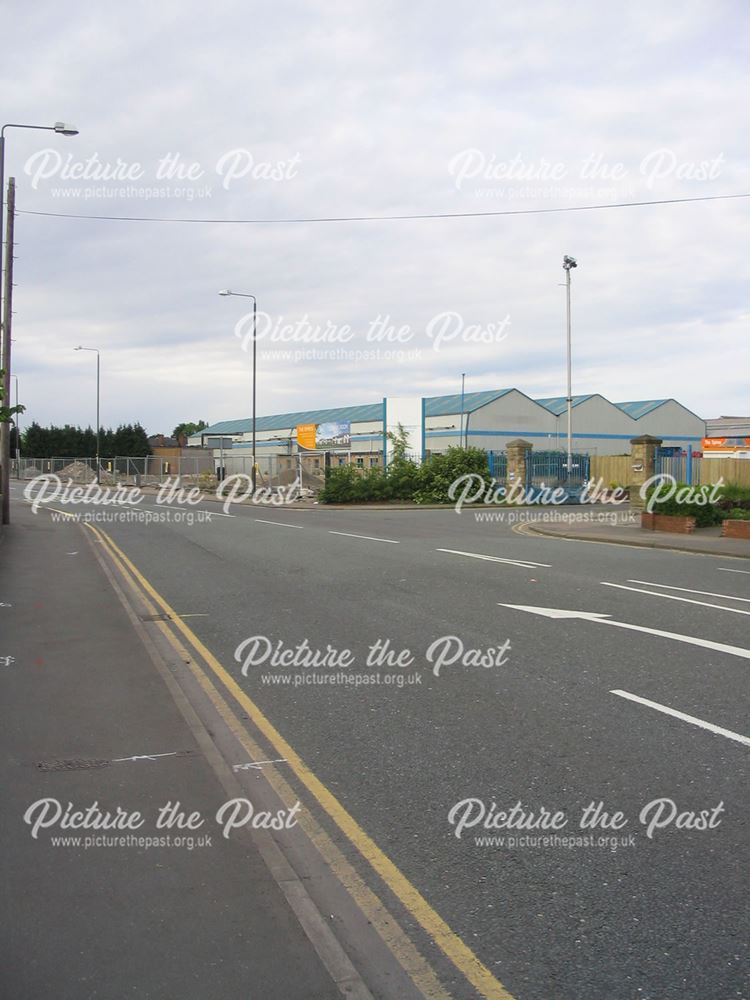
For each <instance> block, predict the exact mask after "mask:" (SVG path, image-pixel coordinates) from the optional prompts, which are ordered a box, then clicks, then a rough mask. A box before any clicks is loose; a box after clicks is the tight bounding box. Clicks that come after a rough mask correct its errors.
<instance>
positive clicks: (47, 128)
mask: <svg viewBox="0 0 750 1000" xmlns="http://www.w3.org/2000/svg"><path fill="white" fill-rule="evenodd" d="M6 128H24V129H34V130H35V131H42V132H57V133H58V135H78V129H77V128H74V127H73V126H72V125H66V124H65V122H55V124H54V125H20V124H16V123H14V122H9V123H7V124H5V125H3V127H2V129H0V286H1V285H2V279H3V276H4V271H3V241H4V239H5V226H4V224H3V222H4V214H5V213H4V208H5V130H6ZM6 305H7V303H5V301H4V297H3V293H2V288H0V329H1V330H2V365H1V366H0V367H2V369H3V372H4V374H3V394H4V398H5V399H8V398H9V396H10V328H9V322H8V321H9V320H10V317H9V316H6V315H5V307H6ZM0 463H1V464H2V480H1V482H2V494H3V502H2V522H3V524H8V523H9V522H10V428H9V425H8V424H7V423H4V424H3V425H2V427H0Z"/></svg>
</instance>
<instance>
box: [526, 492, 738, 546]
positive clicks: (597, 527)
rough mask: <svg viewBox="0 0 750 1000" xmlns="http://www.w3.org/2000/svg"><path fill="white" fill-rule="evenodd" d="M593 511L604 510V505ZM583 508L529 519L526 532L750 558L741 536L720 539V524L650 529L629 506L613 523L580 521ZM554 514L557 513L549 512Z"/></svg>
mask: <svg viewBox="0 0 750 1000" xmlns="http://www.w3.org/2000/svg"><path fill="white" fill-rule="evenodd" d="M596 510H597V511H598V512H600V513H602V514H604V513H606V507H605V506H604V505H598V506H597V507H596ZM581 512H584V508H582V507H581V508H570V509H569V510H568V511H560V512H559V516H557V517H555V518H552V519H550V520H549V521H544V520H541V519H538V518H537V519H532V521H531V523H530V526H529V531H531V532H534V533H536V534H538V535H549V536H550V537H552V538H571V539H578V540H580V541H588V542H608V543H610V544H612V545H642V546H645V547H647V548H652V549H672V550H676V551H679V552H694V553H696V554H700V553H702V554H704V555H718V556H728V557H732V558H735V559H750V541H747V540H745V539H742V538H722V537H721V525H712V526H711V527H708V528H697V529H696V530H695V532H693V534H690V535H681V534H675V533H672V532H668V531H650V530H648V529H645V528H641V525H640V516H639V513H638V511H637V510H634V511H633V512H632V519H631V517H629V515H630V508H626V509H623V510H622V511H621V512H620V513H621V517H620V518H618V519H617V520H616V521H614V523H612V522H606V521H604V522H602V521H579V520H577V519H576V518H577V516H578V515H579V514H580V513H581ZM552 513H553V514H555V515H557V514H558V512H556V511H555V512H552Z"/></svg>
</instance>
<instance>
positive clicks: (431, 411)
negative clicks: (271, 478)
mask: <svg viewBox="0 0 750 1000" xmlns="http://www.w3.org/2000/svg"><path fill="white" fill-rule="evenodd" d="M511 391H512V390H510V389H488V390H486V391H485V392H467V393H466V394H465V396H464V413H473V412H474V410H478V409H479V408H480V407H481V406H486V405H487V403H491V402H492V401H493V400H495V399H499V398H500V397H501V396H505V395H506V393H509V392H511ZM460 412H461V393H460V392H458V393H454V394H453V395H451V396H429V397H427V399H426V400H425V413H426V415H427V416H428V417H441V416H445V415H446V414H449V413H460ZM382 416H383V404H382V402H381V403H365V404H364V405H363V406H336V407H333V408H332V409H330V410H298V411H297V412H295V413H276V414H273V415H272V416H269V417H258V418H257V420H256V429H257V430H259V431H280V430H286V429H287V428H289V427H296V426H297V424H323V423H327V422H328V421H330V420H344V421H346V420H348V421H349V422H350V423H353V424H355V423H362V422H363V421H368V420H380V419H381V418H382ZM252 429H253V422H252V420H251V419H249V418H243V419H241V420H221V421H220V422H219V423H218V424H211V426H210V427H206V428H205V429H204V430H202V431H201V434H204V435H206V434H241V433H245V432H249V431H251V430H252Z"/></svg>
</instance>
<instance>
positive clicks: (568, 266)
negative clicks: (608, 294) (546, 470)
mask: <svg viewBox="0 0 750 1000" xmlns="http://www.w3.org/2000/svg"><path fill="white" fill-rule="evenodd" d="M574 267H578V264H577V262H576V259H575V257H569V256H568V255H567V254H565V256H564V257H563V270H564V271H565V299H566V304H567V332H568V395H567V396H566V401H567V404H568V405H567V409H568V476H567V478H568V479H570V472H571V469H572V468H573V362H572V357H571V353H572V352H571V340H570V272H571V271H572V270H573V268H574Z"/></svg>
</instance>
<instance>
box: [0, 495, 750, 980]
mask: <svg viewBox="0 0 750 1000" xmlns="http://www.w3.org/2000/svg"><path fill="white" fill-rule="evenodd" d="M14 496H15V497H16V502H17V503H21V502H23V501H22V499H21V495H20V490H18V489H17V490H16V493H15V494H14ZM55 506H59V507H60V509H67V510H69V511H76V512H80V511H81V510H83V509H84V508H83V507H81V506H79V505H77V506H75V507H73V506H67V507H64V505H55ZM141 506H142V507H144V508H146V509H150V510H152V511H153V512H154V515H156V514H157V513H158V512H157V508H156V504H155V503H154V501H153V499H152V498H147V499H146V501H144V504H143V505H141ZM86 509H89V510H91V511H93V510H94V508H93V507H89V508H86ZM220 510H221V508H220V507H217V506H216V505H215V504H211V503H203V504H201V505H199V506H198V507H197V508H195V509H194V510H193V511H192V513H193V515H194V523H192V524H189V523H174V522H173V521H172V522H168V523H160V522H153V523H149V524H145V523H138V522H135V521H131V522H130V523H117V522H112V521H100V522H99V524H98V527H100V528H101V529H102V530H103V531H105V532H106V533H107V535H108V536H109V537H110V538H111V539H113V541H114V542H115V543H116V544H117V545H118V546H119V547H120V548H121V549H122V550H123V552H125V554H126V555H127V556H128V557H129V558H130V559H131V560H132V562H133V563H134V565H135V566H136V567H137V568H138V569H139V570H140V572H141V573H142V574H143V575H144V577H145V578H146V579H147V580H148V581H149V582H150V583H151V584H152V585H153V587H154V588H155V589H156V590H157V591H158V592H159V593H160V594H161V595H163V597H164V598H165V599H166V600H167V601H168V602H169V604H170V605H171V606H172V608H174V609H175V610H176V611H177V612H178V614H180V615H185V616H188V615H189V616H191V617H189V618H186V619H185V620H186V621H187V622H188V623H189V626H190V628H191V629H192V630H193V631H194V632H195V633H196V635H197V636H198V637H199V638H200V640H202V642H203V643H204V644H205V645H206V646H207V647H208V649H209V650H210V651H211V652H212V653H213V654H214V655H215V656H216V657H217V658H218V660H219V661H220V662H221V663H222V664H223V665H224V667H225V668H226V669H227V671H228V672H229V673H230V674H231V675H232V677H233V678H234V679H235V680H236V681H237V682H238V683H239V684H240V685H241V687H242V689H243V690H244V691H246V692H247V693H248V694H249V696H250V697H251V698H252V700H253V701H254V702H255V703H256V704H257V705H258V706H259V707H260V708H261V709H262V711H263V712H264V713H265V715H266V716H267V717H268V718H269V719H270V720H271V722H272V723H273V725H274V726H275V727H276V728H277V729H278V730H279V731H280V732H281V733H282V735H283V736H284V737H285V738H286V739H287V740H288V741H289V743H291V744H292V746H293V747H294V748H295V750H296V751H297V752H298V753H299V754H300V755H301V757H302V758H303V760H304V761H305V762H306V763H307V764H308V765H309V766H310V768H311V769H312V771H313V772H314V773H315V775H317V777H318V778H319V779H320V780H321V781H322V782H323V783H324V784H325V785H326V786H327V787H328V788H329V789H331V790H332V791H333V792H334V794H335V795H336V796H337V798H338V799H339V801H340V802H341V803H342V804H343V805H344V806H345V808H346V809H347V810H348V811H349V813H350V814H351V815H352V816H353V817H354V819H355V820H356V822H357V823H358V824H359V825H360V826H361V827H362V828H363V829H364V830H365V831H366V832H367V834H369V836H370V837H371V838H372V839H373V840H374V841H375V843H376V844H377V845H378V846H379V847H380V849H381V850H382V851H383V852H385V854H386V855H387V856H388V857H389V858H390V859H392V861H393V862H395V864H396V865H397V866H398V868H399V869H400V871H401V872H403V874H404V875H405V876H406V877H407V878H408V880H409V881H410V882H411V884H412V885H413V886H415V887H416V888H417V889H418V890H419V892H420V893H421V894H422V896H423V897H424V899H425V900H426V901H427V903H428V904H429V905H430V906H431V907H433V908H434V910H435V911H437V913H438V914H439V915H440V916H441V917H442V918H443V919H444V920H445V921H446V922H447V924H448V925H449V926H450V928H451V929H452V930H453V931H454V932H455V934H456V935H458V936H459V938H460V939H461V940H462V941H463V942H465V943H466V945H467V946H468V947H469V948H470V949H471V950H472V951H473V952H474V954H475V955H476V956H477V957H478V958H479V959H480V961H481V962H482V963H483V964H484V965H485V966H486V967H487V968H488V969H489V970H490V971H491V972H492V974H493V975H494V976H496V977H497V978H498V980H500V981H501V982H502V984H503V985H504V987H505V988H506V989H507V990H508V992H509V993H510V994H511V995H512V996H513V997H516V998H518V1000H551V998H555V1000H636V998H637V1000H671V998H677V997H680V998H686V997H695V998H698V997H701V998H705V997H712V998H714V997H715V998H722V1000H725V998H726V1000H728V998H737V997H748V996H750V987H749V986H748V975H747V974H748V968H749V965H748V917H747V904H746V899H747V871H748V847H749V846H750V845H749V841H750V835H749V830H750V827H749V826H748V805H747V787H748V760H749V759H750V758H749V756H748V755H749V754H750V725H749V724H748V710H747V709H748V691H749V690H750V682H749V681H748V671H750V662H749V660H750V627H749V626H750V617H749V616H750V563H748V562H745V561H743V560H730V559H722V558H719V557H709V556H694V555H688V554H683V553H678V552H666V551H660V550H653V549H635V548H627V547H622V546H614V545H602V544H592V543H578V542H574V541H566V540H556V539H552V538H541V537H528V536H525V535H524V534H522V533H519V532H518V531H515V530H512V528H511V527H510V526H509V525H508V524H507V523H486V522H483V523H481V522H478V521H477V520H476V518H475V517H474V515H473V513H472V512H470V511H464V512H463V513H462V514H460V515H457V514H456V513H455V512H453V511H437V510H429V511H393V512H389V511H382V512H381V511H363V510H352V511H349V510H336V511H330V510H325V509H316V510H304V511H303V510H298V509H297V510H285V509H278V510H277V509H273V508H268V507H264V508H262V509H256V508H249V507H243V508H235V509H233V510H232V511H231V514H232V516H221V514H220V513H219V511H220ZM197 511H204V512H208V513H210V514H211V517H210V520H208V521H204V522H202V523H198V521H197V520H195V515H196V513H197ZM111 513H112V512H108V514H111ZM37 516H39V517H42V516H44V517H50V513H44V514H42V513H40V514H38V515H37ZM61 528H62V525H61ZM481 557H484V558H481ZM528 608H543V609H554V610H555V611H556V612H560V611H574V612H584V613H588V614H593V615H597V614H598V615H601V616H609V617H608V618H600V619H598V620H597V619H593V618H588V619H587V618H580V617H548V616H546V615H542V614H539V613H537V612H534V611H529V610H523V609H528ZM607 622H618V623H622V624H625V625H629V626H638V627H639V628H638V629H633V628H623V627H621V625H613V624H607ZM640 629H643V630H644V631H642V630H640ZM649 630H650V631H649ZM658 632H661V633H663V632H667V633H671V635H662V634H655V633H658ZM254 636H256V637H257V636H262V637H267V639H268V640H270V643H271V644H272V645H273V646H274V647H276V645H277V644H281V646H282V648H283V649H286V650H294V649H296V648H299V647H300V646H301V645H302V644H305V643H306V644H307V647H309V648H311V649H313V650H322V651H326V650H327V649H328V647H333V649H334V650H335V651H337V652H338V653H340V654H341V655H342V656H346V655H347V651H348V656H349V658H350V659H352V660H353V663H352V665H350V666H348V667H346V668H342V670H341V671H339V672H340V673H345V674H347V675H370V676H371V677H372V676H373V675H376V674H379V675H380V682H379V683H377V682H375V681H371V682H370V683H367V684H365V683H360V684H356V683H355V681H354V680H353V679H351V677H350V680H349V681H348V682H346V683H345V682H343V681H342V682H341V683H331V682H330V675H331V674H333V673H336V672H337V671H336V670H335V669H333V668H331V667H330V666H322V667H319V668H316V667H305V666H289V667H284V666H274V665H273V664H272V663H271V662H270V660H266V662H265V663H255V664H251V665H248V666H247V669H246V670H245V671H244V672H243V670H242V662H238V661H237V659H235V651H236V650H237V647H238V646H239V645H240V644H241V643H243V641H244V640H247V639H249V638H251V637H254ZM448 636H452V637H455V638H454V639H452V640H446V639H445V637H448ZM678 637H691V638H693V639H698V640H701V641H703V642H704V643H706V644H704V645H696V644H694V643H689V642H685V641H680V639H679V638H678ZM385 641H387V643H388V648H389V650H391V651H394V652H395V653H396V654H398V653H401V652H402V651H404V650H408V651H409V655H410V656H412V657H413V662H410V663H409V664H408V665H407V666H397V665H389V664H387V663H381V664H380V665H368V663H367V657H368V654H370V652H371V650H372V649H373V647H374V644H376V643H377V642H381V643H382V642H385ZM459 641H460V643H462V644H463V650H464V652H466V651H471V650H481V651H482V652H484V653H486V652H487V651H488V650H497V649H499V648H500V647H503V648H504V652H503V653H502V654H499V655H497V656H494V655H493V657H492V658H493V659H494V660H502V661H503V662H502V663H499V662H493V665H491V666H483V665H478V664H477V663H476V659H474V660H472V657H471V654H470V653H469V656H468V662H467V663H465V664H464V663H461V662H454V663H444V664H443V665H442V666H441V667H440V668H439V670H438V671H437V675H436V665H435V657H436V655H437V653H436V652H435V646H434V644H437V648H440V647H441V645H442V647H443V648H445V649H448V648H449V647H450V649H451V650H452V651H454V652H455V650H456V649H457V648H458V646H459ZM263 645H265V644H264V643H263V641H262V640H258V641H257V642H256V643H255V646H256V647H260V646H263ZM431 646H433V654H432V658H431V659H430V660H428V658H427V651H428V649H429V648H430V647H431ZM726 647H734V651H732V650H731V649H728V648H726ZM249 650H250V646H248V645H246V646H245V647H244V656H247V655H249ZM743 651H744V655H743ZM329 654H330V650H329ZM404 655H406V654H404ZM239 659H240V661H242V659H243V656H240V658H239ZM312 674H315V675H318V676H320V677H323V676H324V675H328V678H329V679H328V680H327V681H326V682H325V683H323V682H322V681H321V682H320V683H310V682H309V678H310V676H311V675H312ZM386 674H389V675H393V680H392V682H391V683H386V681H385V675H386ZM281 676H287V677H289V678H290V679H289V680H288V681H282V680H280V679H279V678H280V677H281ZM399 676H400V677H402V678H404V681H403V684H401V681H399V679H398V677H399ZM300 678H301V679H300ZM360 679H361V678H360ZM615 691H616V692H621V693H619V694H615V693H613V692H615ZM626 695H629V696H632V697H626ZM637 699H642V700H637ZM646 702H648V703H651V704H647V703H646ZM654 706H661V707H662V708H661V709H660V708H658V707H654ZM664 708H666V709H670V710H673V711H675V712H678V713H682V714H683V716H689V717H691V719H692V720H693V721H690V720H689V719H685V718H683V717H679V716H675V715H673V714H669V713H668V712H665V711H663V709H664ZM696 720H697V721H696ZM699 722H701V723H704V724H707V725H708V726H709V727H710V726H714V727H719V728H720V729H721V730H722V732H716V731H712V730H711V729H710V728H706V725H701V724H699ZM737 736H739V737H744V742H743V741H742V739H737V738H736V737H737ZM467 799H475V800H481V802H482V803H484V804H485V808H486V809H488V810H489V809H490V807H491V806H492V804H493V803H496V807H497V810H509V809H511V807H513V806H514V804H515V803H517V802H520V803H521V804H522V807H523V808H524V809H525V810H526V811H527V812H530V813H534V814H535V815H536V816H539V814H540V812H541V810H547V811H548V812H549V813H556V812H561V813H563V814H564V818H565V820H566V823H565V826H564V828H562V829H560V830H559V831H558V835H559V836H560V837H568V838H576V837H578V838H580V837H582V836H583V835H584V834H586V833H590V834H591V835H592V836H593V837H594V838H595V839H598V838H599V837H604V836H606V837H608V838H609V840H608V843H607V845H601V846H599V845H598V844H595V845H594V846H584V845H579V846H575V845H573V846H570V843H569V842H568V843H566V845H565V846H561V845H560V844H559V842H558V845H557V846H555V845H550V844H547V845H542V844H538V843H537V844H536V845H535V844H534V842H533V841H531V842H529V841H527V842H526V843H524V844H522V845H518V846H509V844H508V843H507V840H506V842H505V843H503V844H499V843H497V842H496V843H494V844H487V843H480V842H478V841H477V840H476V839H475V838H478V837H482V836H487V835H496V836H503V835H505V836H506V838H507V836H508V834H509V833H510V834H511V835H512V834H513V833H515V835H516V836H517V837H519V838H522V837H523V836H524V833H525V834H526V836H527V837H532V838H533V837H539V836H542V835H543V834H544V833H545V832H547V833H549V832H550V831H539V830H531V831H520V832H519V831H504V830H502V829H497V830H492V829H484V828H482V826H481V825H477V826H476V827H470V828H468V827H467V828H465V829H464V830H463V831H462V832H461V836H460V837H459V836H457V835H456V834H457V828H456V817H457V816H458V815H466V817H467V818H468V815H469V812H468V810H469V808H471V810H472V812H471V815H472V816H475V815H476V813H477V812H478V810H479V809H480V806H479V804H478V803H474V805H473V806H471V807H469V806H468V805H464V806H462V807H460V808H456V809H454V807H457V804H458V803H462V802H464V801H465V800H467ZM657 799H668V800H672V801H673V802H674V803H675V804H676V807H677V811H678V813H679V814H687V813H697V814H699V813H701V811H706V814H710V815H712V816H713V822H714V826H713V828H712V829H704V830H698V829H688V828H685V824H686V823H688V822H689V820H688V819H686V817H685V815H682V818H681V819H680V820H679V826H682V827H683V828H678V821H677V818H676V817H675V819H674V820H673V821H672V822H671V823H670V824H669V825H665V826H664V828H662V829H656V830H653V831H652V834H653V835H652V836H651V837H649V836H648V835H647V822H648V820H650V819H652V818H653V817H654V816H655V815H656V813H657V808H658V807H657V806H656V805H652V806H650V807H649V811H648V812H647V813H646V816H645V818H644V820H643V821H642V820H641V811H642V810H643V809H644V808H645V807H648V806H649V803H653V802H654V800H657ZM599 802H601V803H602V808H603V810H605V811H606V812H607V813H609V814H610V815H611V814H613V813H616V812H619V813H622V814H623V818H624V819H626V820H627V823H626V825H624V826H623V827H622V829H619V830H616V831H614V830H607V829H602V828H599V829H595V830H593V831H583V830H581V829H580V828H579V820H580V816H581V814H582V811H583V810H584V808H585V807H586V806H588V805H589V804H590V803H599ZM306 805H307V806H308V807H309V808H311V809H313V810H315V809H317V808H318V806H317V803H314V802H307V803H306ZM720 806H721V808H720ZM670 809H671V806H668V805H664V807H663V811H662V812H661V813H660V815H661V817H662V819H664V818H665V814H666V812H668V811H669V810H670ZM451 810H454V811H453V820H454V821H453V822H451V820H450V818H449V817H450V815H451ZM631 835H632V836H631ZM612 837H615V839H616V841H617V843H616V844H614V845H613V844H612V841H611V838H612ZM355 853H356V852H353V851H350V855H351V856H352V857H354V856H355ZM358 864H359V870H360V871H361V872H362V873H363V874H364V875H365V877H367V878H368V879H371V881H372V884H373V886H374V887H375V888H376V890H377V889H379V888H382V887H381V886H380V885H379V883H378V880H377V879H376V878H375V877H374V876H373V875H372V873H371V872H369V870H368V867H367V865H366V864H362V863H361V859H358ZM401 916H402V918H403V922H404V924H405V925H406V926H407V927H410V926H411V925H412V924H414V925H415V930H414V934H415V936H418V935H419V934H420V933H422V932H421V931H419V929H417V928H416V924H415V922H414V921H410V919H409V913H408V908H406V910H405V912H402V913H401ZM422 943H424V942H422ZM425 948H426V949H427V951H428V954H429V948H430V944H429V942H428V943H427V944H426V945H425ZM439 971H440V972H441V976H442V978H443V981H444V983H446V985H447V988H448V989H449V990H450V991H451V992H452V994H453V995H455V996H457V997H463V996H466V997H469V996H474V995H476V994H475V993H474V992H473V991H472V990H471V989H470V988H469V987H467V985H466V983H465V982H464V981H463V980H462V979H461V977H460V976H458V975H455V976H454V977H453V978H452V979H451V973H450V970H449V968H448V966H447V965H443V966H439Z"/></svg>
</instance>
